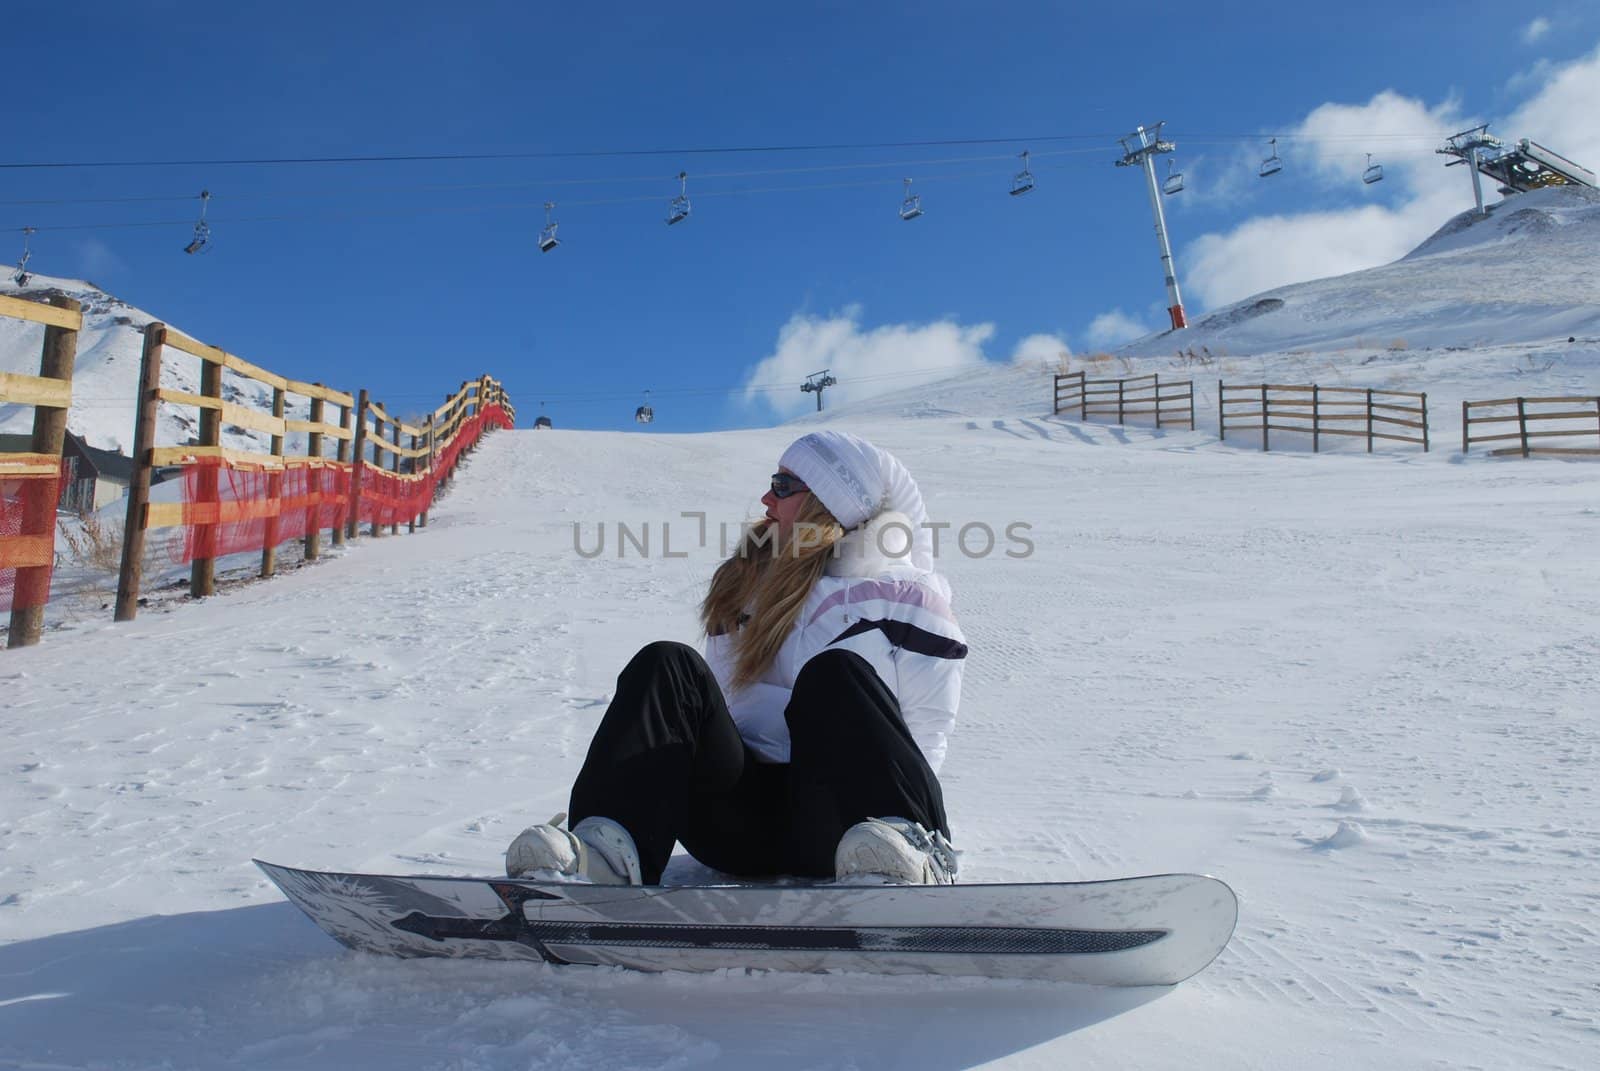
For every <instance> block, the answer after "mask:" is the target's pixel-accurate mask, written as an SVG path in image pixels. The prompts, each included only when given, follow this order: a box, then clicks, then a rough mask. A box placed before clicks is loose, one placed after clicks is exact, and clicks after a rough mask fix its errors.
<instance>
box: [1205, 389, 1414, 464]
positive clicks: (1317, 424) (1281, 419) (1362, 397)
mask: <svg viewBox="0 0 1600 1071" xmlns="http://www.w3.org/2000/svg"><path fill="white" fill-rule="evenodd" d="M1352 425H1354V426H1352ZM1396 429H1408V430H1396ZM1229 430H1233V431H1259V432H1260V433H1261V449H1263V450H1270V449H1271V448H1272V445H1271V444H1272V432H1274V431H1280V432H1294V433H1298V434H1303V435H1310V436H1311V449H1312V450H1313V451H1320V450H1321V449H1322V437H1323V436H1324V435H1337V436H1344V437H1349V438H1358V439H1365V440H1366V441H1367V453H1369V454H1370V453H1372V448H1373V444H1374V443H1375V442H1376V441H1377V440H1379V439H1384V440H1388V441H1391V442H1401V443H1410V444H1412V445H1416V446H1421V447H1422V449H1423V451H1424V452H1427V451H1428V449H1429V445H1430V444H1429V438H1428V395H1427V394H1426V393H1416V392H1413V391H1395V390H1372V389H1368V388H1366V387H1323V386H1319V385H1318V384H1315V383H1312V384H1309V385H1308V384H1298V383H1293V384H1291V383H1256V384H1249V385H1245V384H1229V383H1224V382H1222V381H1221V380H1218V381H1217V435H1218V437H1219V438H1221V439H1222V440H1224V441H1226V440H1227V438H1228V432H1229Z"/></svg>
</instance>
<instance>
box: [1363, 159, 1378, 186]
mask: <svg viewBox="0 0 1600 1071" xmlns="http://www.w3.org/2000/svg"><path fill="white" fill-rule="evenodd" d="M1361 181H1362V182H1365V183H1366V184H1367V185H1368V186H1371V185H1372V184H1373V183H1374V182H1382V181H1383V165H1382V164H1375V163H1373V162H1372V154H1371V153H1370V152H1369V153H1367V169H1366V170H1365V171H1363V172H1361Z"/></svg>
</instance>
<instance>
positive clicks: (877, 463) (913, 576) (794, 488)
mask: <svg viewBox="0 0 1600 1071" xmlns="http://www.w3.org/2000/svg"><path fill="white" fill-rule="evenodd" d="M761 502H762V504H763V505H764V506H765V507H766V510H767V514H766V518H765V520H764V521H763V522H761V523H760V524H757V525H755V526H753V527H752V528H751V529H750V531H749V532H748V533H747V535H746V537H745V538H744V540H743V541H742V542H741V544H740V546H739V548H738V550H737V551H735V553H734V554H733V556H732V557H730V558H729V559H728V560H727V561H725V562H723V563H722V565H721V566H720V567H718V569H717V571H716V573H715V575H714V576H713V577H712V580H711V587H710V590H709V591H708V592H707V594H706V598H705V601H704V602H703V603H702V604H701V608H700V612H701V620H702V622H703V624H704V626H705V632H706V653H705V657H704V658H702V657H701V656H700V655H699V653H697V652H696V651H695V650H694V649H693V648H690V647H687V646H685V645H683V644H680V643H670V642H661V643H653V644H650V645H649V646H647V647H645V648H644V649H643V650H642V651H640V652H639V653H638V654H637V655H635V656H634V658H633V660H632V661H631V662H629V663H628V666H627V668H625V669H624V670H623V671H622V674H621V676H619V677H618V678H617V690H616V695H615V697H614V698H613V699H612V701H611V704H610V707H609V708H608V709H607V710H606V714H605V717H604V718H603V719H602V720H601V722H600V727H599V729H597V730H596V732H595V735H594V740H593V741H592V742H591V743H590V746H589V753H588V756H587V758H586V759H585V760H584V764H583V769H582V770H581V771H580V772H579V774H578V779H577V782H576V783H575V784H574V785H573V788H572V797H571V803H570V812H571V816H572V824H571V827H570V829H563V828H562V827H561V825H560V821H561V817H562V816H560V815H558V816H557V817H556V818H555V819H552V821H551V822H550V823H549V824H546V825H538V826H533V827H531V828H529V829H527V830H524V831H523V832H522V833H521V834H520V835H518V837H517V838H516V840H514V841H513V842H512V844H511V847H510V848H509V849H508V850H507V852H506V872H507V873H508V874H510V875H511V876H512V877H538V878H544V879H549V880H589V881H594V882H604V883H615V884H634V885H638V884H646V885H655V884H659V883H660V880H661V872H662V870H663V869H664V868H665V867H666V865H667V860H668V859H669V858H670V856H671V854H672V846H673V842H674V841H679V842H681V843H682V844H683V846H684V848H685V849H687V851H688V852H689V854H690V855H692V856H694V857H695V858H696V859H698V860H699V861H700V862H702V863H704V864H706V865H707V866H710V867H713V868H715V869H717V870H720V871H722V872H724V873H727V874H733V875H738V876H741V877H757V876H771V875H779V874H792V875H801V876H807V877H823V878H836V879H838V880H840V881H857V882H863V881H878V882H906V883H940V884H948V883H951V882H953V881H954V880H955V875H956V860H955V852H954V850H953V849H952V848H951V847H950V841H949V837H950V827H949V823H948V822H947V821H946V818H945V812H944V799H943V794H942V793H941V791H940V788H939V781H938V778H937V776H936V774H937V771H938V769H939V766H940V764H941V763H942V762H943V761H944V754H945V740H946V737H947V735H948V733H949V731H950V728H951V726H952V724H953V723H954V722H955V716H956V706H957V703H958V701H959V698H960V693H961V667H962V660H963V659H964V658H965V657H966V654H967V648H966V645H965V643H964V642H963V637H962V634H961V629H960V627H959V626H958V625H957V624H956V620H955V616H954V614H952V613H951V610H950V587H949V584H948V583H946V581H945V579H944V578H943V577H942V576H940V575H939V574H938V573H936V572H934V569H933V564H934V563H933V549H932V539H931V535H930V530H929V529H927V528H925V527H924V521H926V519H927V511H926V509H925V508H924V506H923V502H922V494H921V492H920V491H919V490H918V488H917V484H916V481H914V480H913V479H912V478H911V474H910V473H909V472H907V471H906V468H905V466H904V465H902V464H901V463H900V462H899V460H897V459H896V458H895V457H894V456H893V455H891V454H889V453H888V452H886V451H884V450H880V449H878V448H877V447H875V446H873V445H872V444H871V443H869V442H867V441H866V440H864V439H861V438H858V437H856V436H854V435H850V434H847V433H844V432H838V431H819V432H813V433H812V434H809V435H806V436H804V437H802V438H800V439H798V440H796V441H795V442H794V443H793V444H791V445H790V446H789V448H788V449H787V450H786V451H784V454H783V457H782V459H781V461H780V465H779V471H778V472H777V473H776V474H774V475H773V477H772V487H771V489H770V490H769V491H768V492H767V493H766V494H765V495H763V496H762V499H761Z"/></svg>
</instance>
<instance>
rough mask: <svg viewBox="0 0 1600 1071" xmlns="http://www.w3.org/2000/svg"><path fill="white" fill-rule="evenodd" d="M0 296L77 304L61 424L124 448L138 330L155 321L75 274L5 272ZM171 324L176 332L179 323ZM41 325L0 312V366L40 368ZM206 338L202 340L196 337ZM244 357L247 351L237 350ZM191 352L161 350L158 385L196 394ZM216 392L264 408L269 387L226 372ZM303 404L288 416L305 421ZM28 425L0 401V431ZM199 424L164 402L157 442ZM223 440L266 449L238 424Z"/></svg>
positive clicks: (128, 444) (139, 346) (135, 382)
mask: <svg viewBox="0 0 1600 1071" xmlns="http://www.w3.org/2000/svg"><path fill="white" fill-rule="evenodd" d="M0 294H6V295H9V296H12V297H25V298H28V299H30V300H34V301H40V300H44V299H45V298H48V297H51V296H56V295H61V296H65V297H70V298H75V299H76V300H77V301H79V302H80V303H81V304H82V305H83V317H84V325H83V330H82V331H80V332H79V333H78V355H77V360H76V362H75V363H74V367H73V377H72V409H71V410H70V411H69V412H68V414H67V427H68V428H69V429H70V430H71V431H73V432H75V433H76V434H78V435H82V436H83V437H84V438H85V439H87V440H88V441H89V445H90V446H97V447H100V448H101V449H105V450H115V451H117V452H119V453H123V454H126V453H128V452H129V451H130V450H131V449H132V447H133V425H134V416H135V407H136V404H137V399H138V393H139V361H140V356H141V354H142V353H143V351H144V333H143V332H144V328H145V325H146V324H148V323H150V322H151V321H152V320H157V319H160V317H158V316H152V315H151V314H150V313H147V312H145V311H143V310H142V309H136V308H134V307H133V306H132V305H128V304H126V303H125V302H122V301H119V300H117V299H116V298H114V297H112V296H111V295H110V294H107V293H105V292H104V291H103V290H101V289H100V288H99V287H97V286H95V285H94V284H93V283H88V282H83V281H82V280H77V279H55V278H52V277H50V276H47V275H35V276H33V277H32V278H31V279H30V280H29V282H28V285H27V286H25V287H19V286H17V284H16V283H15V282H14V281H13V280H12V279H11V276H10V275H6V276H4V277H0ZM171 326H173V327H175V328H178V329H179V330H182V329H183V328H182V325H181V324H172V325H171ZM43 341H44V328H43V327H42V326H40V325H39V324H33V323H26V322H24V321H22V320H14V319H11V318H10V317H3V316H0V372H22V373H25V374H27V375H35V376H36V375H38V374H39V350H40V347H41V345H42V344H43ZM200 341H201V342H208V341H210V340H208V339H201V340H200ZM240 356H243V357H245V359H246V360H249V356H248V355H246V354H241V355H240ZM200 365H201V362H200V360H199V359H198V358H195V357H190V356H189V355H188V354H186V353H180V352H178V351H176V350H172V349H168V350H167V351H166V357H165V360H164V361H163V363H162V366H161V385H162V386H163V387H167V388H169V389H172V390H181V391H186V392H188V393H199V390H200ZM223 396H224V397H225V398H227V399H228V400H229V401H234V402H240V403H242V404H246V405H250V406H252V407H254V408H257V409H260V410H262V411H264V412H267V413H270V412H271V411H272V388H270V387H268V386H266V385H264V384H260V383H256V382H254V381H253V380H249V379H245V378H244V377H242V376H237V375H235V374H233V373H232V372H228V373H225V374H224V376H223ZM307 404H308V403H305V402H304V401H302V402H301V403H300V404H299V406H294V405H291V410H290V417H291V418H292V419H306V415H307V414H306V413H301V412H298V411H297V410H298V409H306V407H307ZM32 430H33V409H32V407H30V406H23V405H4V404H0V432H4V433H9V434H26V433H28V432H31V431H32ZM198 430H199V425H198V421H197V419H196V414H195V411H194V410H191V409H188V408H186V407H183V408H180V407H178V406H171V405H164V406H162V407H161V410H160V415H159V417H158V425H157V432H156V434H157V438H156V441H157V443H158V444H160V445H164V446H167V445H171V446H179V445H182V444H184V443H186V442H188V441H189V438H190V437H191V436H193V435H195V434H196V432H197V431H198ZM222 445H223V446H228V447H234V448H238V449H255V450H270V449H271V441H270V438H269V437H268V436H265V435H263V434H261V433H258V432H253V431H249V430H247V429H244V428H231V427H229V426H228V425H224V426H223V429H222Z"/></svg>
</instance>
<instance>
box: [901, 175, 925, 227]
mask: <svg viewBox="0 0 1600 1071" xmlns="http://www.w3.org/2000/svg"><path fill="white" fill-rule="evenodd" d="M905 183H906V199H905V200H903V201H901V202H900V218H901V219H916V218H917V217H918V216H920V215H922V195H921V194H919V193H912V192H911V180H910V179H906V180H905Z"/></svg>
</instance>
